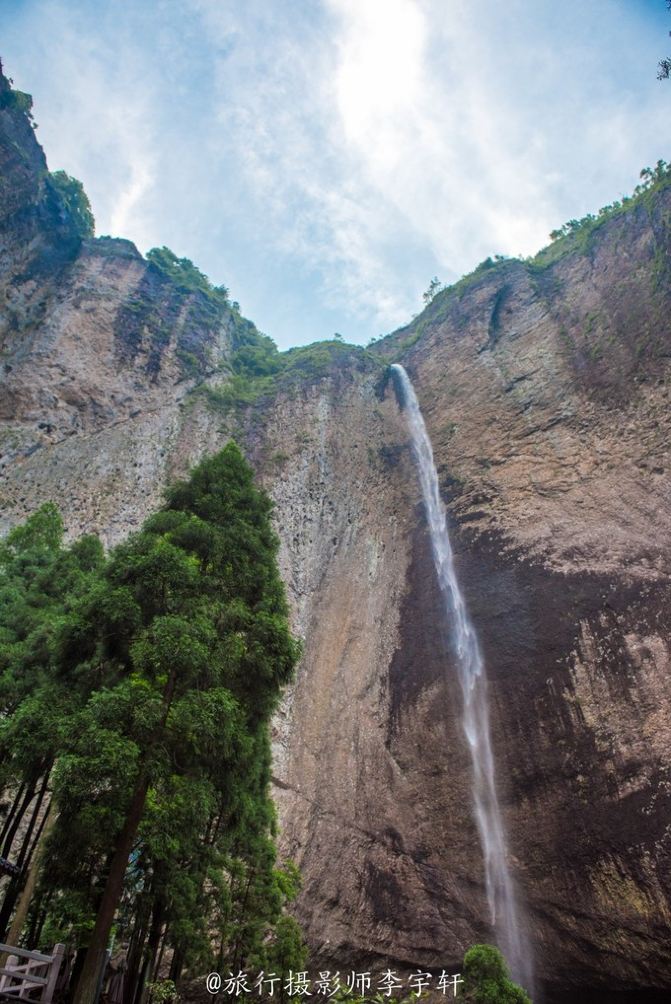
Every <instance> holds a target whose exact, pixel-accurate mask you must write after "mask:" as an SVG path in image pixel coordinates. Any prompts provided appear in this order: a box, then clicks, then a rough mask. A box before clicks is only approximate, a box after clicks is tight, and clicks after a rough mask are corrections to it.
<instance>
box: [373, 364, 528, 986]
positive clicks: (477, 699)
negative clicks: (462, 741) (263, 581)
mask: <svg viewBox="0 0 671 1004" xmlns="http://www.w3.org/2000/svg"><path fill="white" fill-rule="evenodd" d="M392 370H393V371H394V374H395V376H396V377H397V379H398V385H399V387H400V392H401V393H400V397H401V402H402V406H403V407H404V409H405V411H406V414H407V418H408V425H409V428H410V435H411V439H412V449H413V453H414V455H415V459H416V461H417V469H418V471H419V480H420V484H421V488H422V496H423V499H424V506H425V509H426V517H427V522H428V525H429V531H430V535H431V547H432V550H433V558H434V562H435V566H436V572H437V575H438V582H439V583H440V589H441V592H442V594H443V599H444V602H445V608H446V613H447V616H448V620H449V623H450V625H451V628H452V632H453V638H454V651H455V655H456V664H457V671H458V675H459V683H460V685H461V693H462V698H463V711H462V725H463V729H464V733H465V735H466V740H467V742H468V748H469V750H470V754H471V764H472V768H473V803H474V808H475V818H476V822H477V827H478V832H479V835H480V843H481V845H482V852H483V856H484V864H485V884H486V891H487V901H488V903H489V909H490V914H491V922H492V926H493V928H494V931H495V933H496V937H497V941H498V943H499V947H500V948H501V951H502V952H503V954H504V955H505V956H506V960H507V962H508V965H509V966H510V971H511V974H512V977H513V979H514V980H516V981H517V982H519V983H521V984H522V985H523V986H524V987H525V988H526V989H528V990H529V991H531V990H532V981H533V966H532V960H531V954H530V951H529V949H528V945H527V941H526V939H525V938H524V936H523V933H522V931H521V926H520V916H519V909H518V905H517V900H516V897H515V889H514V886H513V881H512V877H511V875H510V871H509V870H508V864H507V861H506V840H505V835H504V832H503V824H502V820H501V810H500V807H499V800H498V796H497V794H496V778H495V771H494V757H493V754H492V745H491V739H490V731H489V705H488V701H487V678H486V675H485V666H484V661H483V658H482V654H481V652H480V646H479V644H478V639H477V636H476V634H475V629H474V627H473V625H472V624H471V621H470V618H469V616H468V611H467V610H466V605H465V602H464V598H463V596H462V593H461V589H460V588H459V582H458V580H457V576H456V574H455V570H454V559H453V555H452V546H451V544H450V537H449V534H448V532H447V519H446V515H445V506H444V505H443V502H442V499H441V497H440V491H439V487H438V474H437V471H436V467H435V464H434V461H433V450H432V449H431V440H430V439H429V435H428V433H427V431H426V426H425V425H424V419H423V418H422V413H421V411H420V409H419V403H418V401H417V397H416V395H415V391H414V389H413V386H412V383H411V382H410V378H409V377H408V374H407V373H406V371H405V370H404V369H403V367H402V366H398V365H394V366H392Z"/></svg>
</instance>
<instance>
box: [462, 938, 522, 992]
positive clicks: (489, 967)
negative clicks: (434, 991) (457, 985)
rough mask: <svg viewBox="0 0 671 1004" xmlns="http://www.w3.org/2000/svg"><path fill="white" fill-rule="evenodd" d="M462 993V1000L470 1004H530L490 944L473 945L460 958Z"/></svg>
mask: <svg viewBox="0 0 671 1004" xmlns="http://www.w3.org/2000/svg"><path fill="white" fill-rule="evenodd" d="M464 991H465V993H464V998H463V999H464V1000H466V1001H469V1002H472V1004H531V1000H530V998H529V996H528V994H527V993H526V992H525V991H524V990H523V989H522V987H520V986H518V985H517V983H513V981H512V980H511V979H510V977H509V975H508V967H507V965H506V962H505V959H504V958H503V955H502V954H501V952H500V951H499V949H498V948H495V947H494V946H493V945H473V947H472V948H469V950H468V951H467V952H466V954H465V955H464Z"/></svg>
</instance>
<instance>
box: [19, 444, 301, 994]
mask: <svg viewBox="0 0 671 1004" xmlns="http://www.w3.org/2000/svg"><path fill="white" fill-rule="evenodd" d="M270 508H271V504H270V502H269V500H268V498H267V496H266V495H265V494H264V493H263V492H261V491H259V490H258V489H257V488H256V487H255V485H254V483H253V480H252V474H251V470H250V468H249V467H248V465H247V464H246V462H245V460H244V458H243V457H242V454H241V453H240V451H239V450H238V449H237V447H236V446H235V445H233V444H230V445H229V446H227V447H226V448H225V449H224V450H223V451H222V452H221V453H220V454H218V455H217V456H215V457H212V458H209V459H207V460H205V461H203V462H202V463H201V464H200V465H198V467H196V468H195V470H194V471H193V472H192V475H191V477H190V478H189V480H188V481H184V482H181V483H179V484H177V485H175V486H174V487H173V488H172V489H171V490H170V491H169V493H168V498H167V503H166V506H165V508H164V509H162V510H161V511H160V512H158V513H156V514H155V515H154V516H152V517H151V518H150V519H148V520H147V522H146V523H145V525H144V526H143V528H142V529H141V530H140V531H139V532H138V533H136V534H134V535H133V536H132V537H130V538H129V539H128V540H127V541H126V542H125V543H123V544H122V545H120V546H118V547H117V548H116V549H115V550H114V551H113V552H112V553H111V554H110V556H109V558H108V559H107V560H105V559H104V557H103V554H102V549H101V548H100V545H99V543H98V542H97V541H96V540H95V539H94V538H84V539H82V540H81V541H78V542H77V543H75V544H74V545H72V546H71V547H68V548H66V547H63V544H62V531H63V528H62V524H61V521H60V517H59V515H58V513H57V511H56V510H55V509H54V507H52V506H45V507H43V508H42V509H41V510H40V511H39V512H38V513H36V514H35V515H34V516H33V517H31V518H30V519H29V520H28V522H27V523H26V524H25V525H24V526H23V527H20V528H18V529H17V530H15V531H13V533H12V534H10V536H9V538H8V539H7V542H6V544H5V545H4V546H3V548H2V551H1V552H0V573H1V576H2V577H1V579H0V591H1V593H2V596H1V598H2V599H3V600H5V602H4V603H3V605H2V614H1V615H0V659H1V662H0V669H1V675H0V700H2V703H3V710H4V713H5V718H4V719H3V722H2V726H1V728H0V766H1V768H2V774H1V775H0V778H1V780H2V782H3V784H4V790H5V796H4V801H3V805H2V809H3V811H4V816H5V826H4V835H3V839H4V844H3V853H4V854H5V856H10V857H12V859H15V860H16V862H17V864H20V865H21V870H20V875H19V876H18V877H17V878H16V879H14V880H12V885H11V886H10V891H11V893H12V894H11V896H9V893H8V897H9V898H6V900H5V903H6V908H5V909H4V912H3V918H4V928H5V931H6V929H7V923H8V922H9V919H10V915H11V912H12V910H13V909H14V908H15V907H16V909H15V913H14V923H13V927H12V936H13V937H18V936H19V934H20V933H21V928H23V927H24V925H23V920H24V918H25V917H26V914H27V916H28V930H27V939H26V940H27V941H28V942H29V943H30V945H31V947H35V946H36V945H37V944H39V945H43V946H45V947H48V946H49V945H51V944H53V943H54V941H56V940H60V941H65V942H66V943H67V944H68V945H69V946H71V947H72V948H73V949H78V950H79V952H78V958H77V963H76V965H75V974H74V982H75V983H76V993H75V998H74V999H75V1000H76V1001H78V1002H82V1004H83V1002H88V1001H89V1000H90V999H92V994H93V988H94V987H95V984H96V980H97V974H98V971H99V968H100V964H101V961H102V957H103V954H104V950H105V948H106V947H107V944H108V941H109V938H110V934H111V933H114V935H115V937H116V939H117V942H118V943H121V944H122V945H124V946H126V948H127V955H126V972H127V986H132V987H137V986H141V985H142V984H143V983H145V982H147V981H149V980H152V979H156V978H157V976H158V970H159V962H160V960H161V959H164V960H166V961H167V960H169V959H171V964H170V971H169V977H170V979H172V980H174V981H178V980H179V978H180V976H181V974H182V971H183V969H184V968H185V967H186V968H187V969H190V970H192V971H197V970H199V969H200V970H204V969H207V968H223V967H224V966H230V967H243V966H245V965H247V966H250V967H257V968H263V967H264V966H266V965H267V964H268V963H270V962H276V961H277V958H276V957H277V955H278V953H281V952H283V951H284V950H285V948H286V944H287V936H288V934H291V933H292V932H293V938H290V939H289V943H290V945H291V946H292V948H291V952H292V953H293V954H292V962H293V963H297V962H301V961H302V960H304V949H303V946H302V941H301V939H300V934H299V932H296V931H295V929H294V927H292V925H295V922H294V921H293V920H291V919H290V918H288V917H285V916H284V915H283V909H284V906H285V905H286V903H288V902H289V901H290V900H291V899H292V898H293V897H294V896H295V895H296V892H297V889H298V876H297V873H296V871H295V869H293V868H292V867H291V866H287V867H285V868H278V867H277V865H276V861H275V846H274V839H273V838H274V834H275V820H274V810H273V805H272V802H271V801H270V798H269V795H268V783H269V774H270V753H269V736H268V722H269V718H270V716H271V714H272V712H273V710H274V708H275V705H276V702H277V700H278V697H279V694H280V691H281V687H282V685H283V684H284V683H286V682H287V680H288V679H289V678H290V675H291V672H292V669H293V666H294V664H295V662H296V659H297V656H298V648H297V644H296V642H295V641H294V640H293V638H292V637H291V635H290V632H289V628H288V622H287V609H286V603H285V598H284V592H283V587H282V583H281V580H280V578H279V574H278V571H277V566H276V560H275V555H276V549H277V540H276V538H275V535H274V533H273V531H272V529H271V526H270V520H269V516H270ZM47 807H48V808H47ZM27 824H28V834H27V836H26V825H27ZM18 834H21V836H20V837H19V836H18ZM31 862H33V863H34V866H35V867H34V868H33V872H34V871H35V869H36V868H37V867H38V866H39V865H41V871H40V880H39V883H38V884H37V887H36V890H35V892H34V895H32V896H31V897H30V902H29V903H26V902H25V899H26V897H25V895H22V896H20V898H19V902H18V905H16V904H17V897H19V894H20V893H21V888H22V887H24V883H25V887H24V894H25V891H26V890H28V891H31V882H32V879H31V874H30V871H31V870H30V869H29V865H30V863H31ZM32 885H34V882H32ZM28 907H29V911H28ZM17 918H18V922H19V923H18V926H17Z"/></svg>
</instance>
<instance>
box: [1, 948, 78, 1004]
mask: <svg viewBox="0 0 671 1004" xmlns="http://www.w3.org/2000/svg"><path fill="white" fill-rule="evenodd" d="M8 956H9V957H8ZM64 956H65V945H55V946H54V951H53V954H52V955H42V953H41V952H28V951H26V949H25V948H15V947H14V946H13V945H3V944H0V959H7V961H6V962H5V964H4V965H3V966H0V1001H17V1000H18V1001H33V1002H37V1001H39V1004H52V1002H53V999H54V992H55V990H56V981H57V980H58V973H59V970H60V968H61V964H62V962H63V958H64ZM7 957H8V958H7Z"/></svg>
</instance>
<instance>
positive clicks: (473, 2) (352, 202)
mask: <svg viewBox="0 0 671 1004" xmlns="http://www.w3.org/2000/svg"><path fill="white" fill-rule="evenodd" d="M670 29H671V13H669V12H668V11H667V10H666V4H665V3H664V0H590V2H589V3H586V2H585V0H562V2H561V3H558V2H557V0H507V2H506V3H501V2H500V0H0V39H1V43H0V44H1V48H0V54H1V56H2V59H3V63H4V68H5V72H6V73H7V74H8V75H9V76H11V77H12V78H13V79H14V86H15V87H18V88H19V89H21V90H25V91H28V92H30V93H31V94H32V95H33V99H34V108H33V111H34V116H35V120H36V121H37V123H38V130H37V136H38V139H39V140H40V142H41V143H42V145H43V147H44V149H45V152H46V154H47V159H48V162H49V167H50V168H51V169H52V170H56V169H60V168H62V169H64V170H66V171H67V172H68V173H69V174H72V175H74V176H75V177H77V178H79V179H80V180H81V181H82V182H83V183H84V187H85V189H86V191H87V193H88V195H89V198H90V200H91V203H92V207H93V211H94V215H95V217H96V230H97V233H98V234H112V235H114V236H120V237H127V238H130V239H131V240H133V241H134V242H135V243H136V244H137V246H138V248H139V249H140V250H141V251H142V252H146V251H147V250H148V249H149V248H151V247H154V246H160V245H167V246H168V247H170V248H171V249H172V250H173V251H174V252H175V253H176V254H178V255H180V256H186V257H188V258H190V259H192V260H193V261H194V262H195V263H196V264H197V265H198V266H199V267H200V268H201V269H202V270H203V271H204V272H205V273H206V274H207V275H208V276H209V277H210V278H211V280H212V281H213V282H214V283H215V284H217V285H218V284H224V285H225V286H227V287H228V288H229V290H230V293H231V298H232V299H234V300H237V301H239V303H240V306H241V310H242V312H243V314H245V316H247V317H249V318H251V319H252V320H253V321H254V322H255V323H256V324H257V325H258V327H259V328H260V329H261V330H262V331H264V332H266V333H267V334H269V335H271V336H272V337H273V338H274V339H275V340H276V341H277V343H278V345H279V346H280V347H281V348H288V347H289V346H292V345H299V344H305V343H308V342H311V341H315V340H318V339H321V338H330V337H332V335H333V334H334V332H339V333H340V334H342V335H343V337H344V338H345V340H346V341H352V342H358V343H362V344H365V343H367V342H368V341H369V340H370V338H372V337H377V336H379V335H380V334H386V333H388V332H389V331H392V330H394V329H395V328H397V327H399V326H401V325H403V324H405V323H407V322H408V321H409V320H410V319H411V317H412V316H413V315H415V314H416V313H418V311H419V310H420V309H421V306H422V293H423V292H424V290H425V289H426V288H427V286H428V284H429V281H430V280H431V278H432V277H433V276H437V277H438V278H439V279H440V280H441V281H442V282H443V283H446V284H449V283H451V282H454V281H455V280H456V279H458V278H459V277H460V276H461V275H462V274H464V273H466V272H468V271H471V270H472V269H473V268H474V267H475V265H477V264H478V262H480V261H482V260H483V259H484V258H486V257H487V256H488V255H492V254H510V255H520V254H521V255H528V254H532V253H534V252H535V251H537V250H538V249H539V248H541V247H542V246H543V245H545V244H547V243H548V234H549V232H550V230H552V229H554V228H555V227H556V226H558V225H561V224H562V223H563V222H565V221H566V220H568V219H571V218H574V217H580V216H583V215H584V214H585V213H587V212H593V211H596V210H598V209H599V207H600V206H602V205H605V204H607V203H609V202H612V201H613V199H617V198H620V197H621V196H622V195H624V194H627V193H629V192H631V190H632V189H633V188H634V186H635V185H636V183H637V181H638V174H639V171H640V169H641V168H642V167H643V166H645V165H649V164H654V163H655V162H656V161H657V160H658V159H659V158H660V157H661V158H664V159H671V149H670V146H671V144H670V143H669V122H670V113H671V81H664V82H660V81H658V80H657V79H656V67H657V62H658V61H659V59H660V58H662V57H664V56H668V55H671V39H669V37H668V32H669V30H670ZM667 50H668V51H667Z"/></svg>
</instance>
